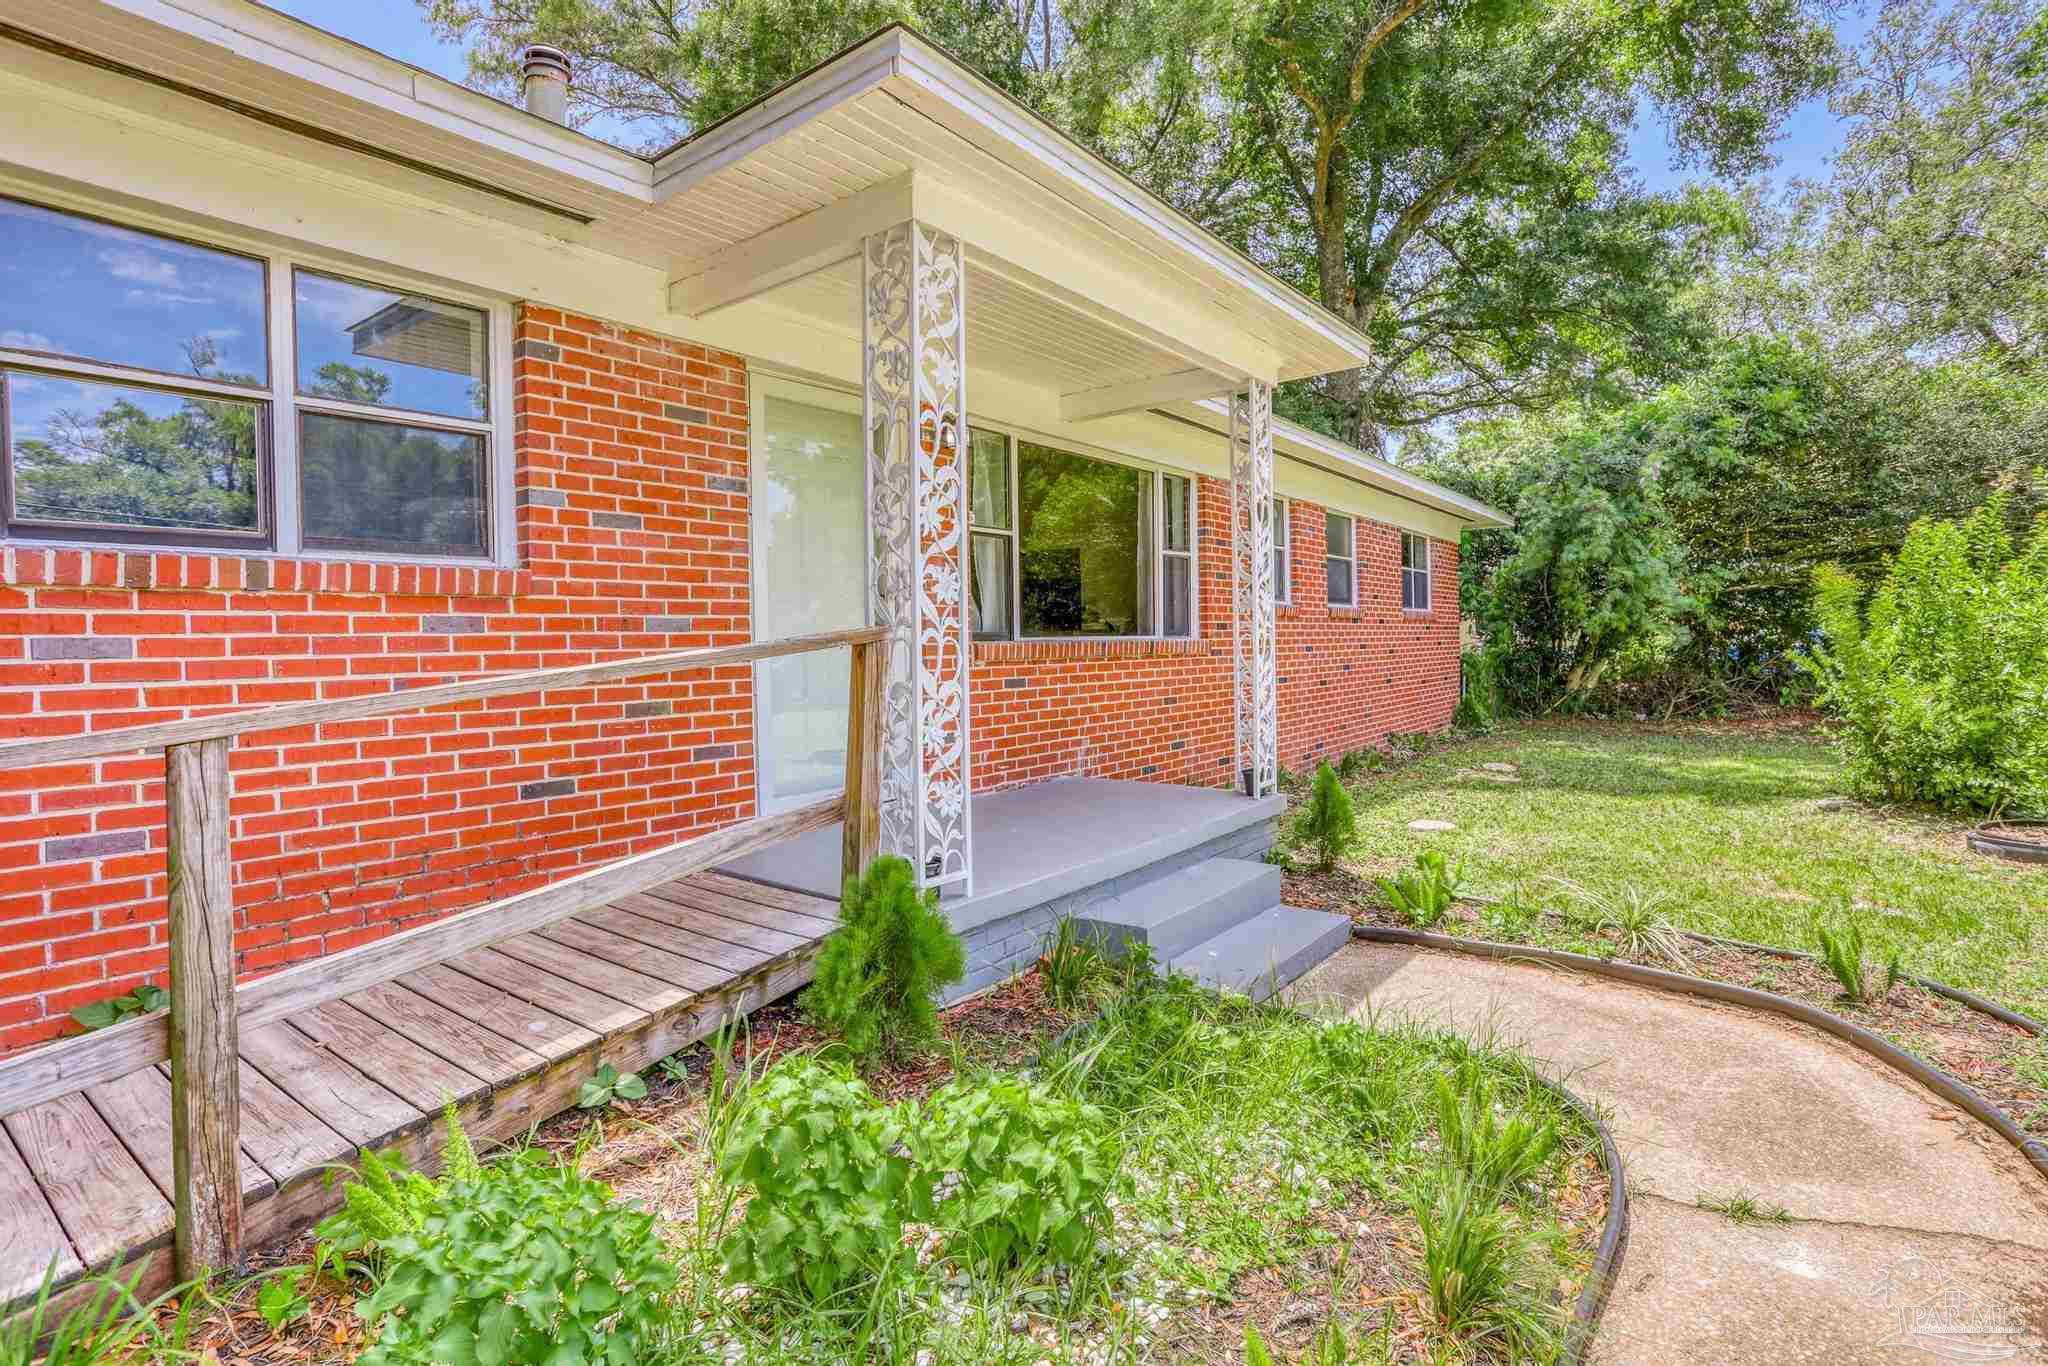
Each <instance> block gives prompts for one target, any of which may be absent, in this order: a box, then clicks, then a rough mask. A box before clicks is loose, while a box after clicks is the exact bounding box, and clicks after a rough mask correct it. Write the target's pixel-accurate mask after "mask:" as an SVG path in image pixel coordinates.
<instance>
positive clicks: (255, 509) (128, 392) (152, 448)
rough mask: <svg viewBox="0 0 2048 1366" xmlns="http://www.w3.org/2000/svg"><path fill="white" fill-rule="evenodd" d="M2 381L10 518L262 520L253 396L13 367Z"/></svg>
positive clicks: (241, 527) (222, 526)
mask: <svg viewBox="0 0 2048 1366" xmlns="http://www.w3.org/2000/svg"><path fill="white" fill-rule="evenodd" d="M5 387H6V403H7V419H8V434H9V437H10V439H11V441H12V443H13V445H12V450H11V452H10V455H11V460H10V473H11V475H12V477H13V493H14V516H15V518H16V519H17V520H20V521H33V522H55V523H68V524H72V525H80V526H115V527H161V528H165V529H168V530H173V531H194V532H210V533H216V534H218V533H227V534H234V533H243V534H249V533H254V532H256V531H259V530H261V529H262V526H263V510H262V494H261V489H260V488H259V486H258V485H259V481H260V477H261V476H260V468H261V467H260V462H259V461H258V460H257V456H256V427H257V421H258V419H259V417H260V416H261V414H262V408H261V406H260V405H258V404H254V403H235V402H230V401H228V400H225V399H217V398H199V397H196V396H190V395H184V394H167V393H163V392H162V391H160V390H156V389H142V388H137V387H135V386H133V385H127V384H103V383H99V382H96V381H91V380H75V379H58V378H54V377H52V376H48V375H32V374H24V373H22V372H21V371H9V372H7V374H6V376H5Z"/></svg>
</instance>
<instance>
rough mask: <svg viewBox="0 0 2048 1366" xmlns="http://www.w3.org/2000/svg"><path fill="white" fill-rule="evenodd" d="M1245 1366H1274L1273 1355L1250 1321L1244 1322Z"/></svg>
mask: <svg viewBox="0 0 2048 1366" xmlns="http://www.w3.org/2000/svg"><path fill="white" fill-rule="evenodd" d="M1244 1366H1273V1353H1272V1352H1271V1351H1270V1350H1268V1349H1267V1347H1266V1340H1265V1338H1263V1337H1261V1336H1260V1335H1259V1329H1258V1325H1257V1324H1254V1323H1253V1322H1252V1321H1251V1320H1250V1319H1246V1320H1245V1321H1244Z"/></svg>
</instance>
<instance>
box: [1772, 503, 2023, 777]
mask: <svg viewBox="0 0 2048 1366" xmlns="http://www.w3.org/2000/svg"><path fill="white" fill-rule="evenodd" d="M2008 503H2009V500H2008V498H2007V497H2006V495H2004V494H1999V495H1997V496H1995V497H1993V498H1991V499H1990V500H1989V501H1987V502H1986V503H1985V504H1984V505H1983V506H1982V507H1980V508H1979V509H1978V510H1977V511H1976V513H1975V514H1974V515H1973V516H1971V517H1970V518H1969V520H1968V521H1966V522H1962V523H1956V522H1939V521H1923V522H1919V523H1916V524H1915V525H1914V527H1913V529H1912V530H1911V531H1910V532H1908V533H1907V535H1906V540H1905V544H1904V545H1903V546H1901V547H1900V550H1899V554H1898V558H1897V559H1896V560H1895V561H1894V562H1893V564H1892V565H1891V568H1890V571H1889V572H1888V573H1887V574H1886V576H1885V579H1884V582H1883V583H1882V584H1881V585H1880V586H1879V587H1878V589H1877V591H1876V593H1875V594H1873V595H1872V597H1871V599H1870V603H1869V606H1868V608H1867V609H1865V608H1864V606H1863V585H1862V584H1861V583H1860V582H1859V581H1858V580H1857V579H1856V578H1855V577H1854V576H1852V575H1850V574H1849V573H1848V572H1847V571H1845V570H1843V569H1840V568H1838V567H1835V566H1832V565H1829V566H1823V567H1822V568H1821V569H1820V570H1819V571H1817V572H1816V574H1815V576H1814V587H1815V604H1814V611H1815V615H1816V616H1817V617H1818V618H1819V620H1820V625H1821V630H1822V633H1823V635H1824V637H1825V640H1826V644H1825V645H1824V646H1823V647H1821V648H1818V649H1815V650H1814V651H1813V652H1812V654H1811V655H1810V656H1809V657H1807V658H1806V660H1805V661H1804V662H1805V664H1806V667H1807V668H1808V669H1809V670H1810V672H1811V673H1812V675H1813V677H1814V680H1815V682H1816V683H1817V684H1818V685H1819V688H1820V695H1821V701H1822V703H1823V705H1824V706H1825V707H1826V708H1827V710H1828V711H1829V712H1830V714H1831V715H1832V716H1833V717H1834V719H1835V720H1836V722H1837V724H1838V730H1837V736H1838V738H1839V740H1840V742H1841V745H1842V748H1843V751H1844V753H1845V755H1846V757H1847V759H1848V764H1849V772H1850V776H1851V779H1852V780H1853V781H1854V782H1855V784H1856V785H1857V786H1858V787H1859V788H1860V789H1861V790H1863V791H1866V792H1869V793H1872V794H1874V795H1877V796H1881V797H1884V798H1887V799H1889V800H1893V801H1918V802H1928V803H1932V804H1933V805H1935V806H1939V807H1942V808H1944V809H1948V810H1954V811H1988V812H1993V813H1997V812H2003V811H2017V812H2020V813H2027V812H2034V811H2048V514H2044V515H2043V516H2041V517H2040V518H2039V519H2037V521H2036V523H2035V527H2034V531H2033V533H2032V535H2031V537H2030V538H2029V539H2028V541H2027V543H2026V545H2025V547H2024V548H2023V549H2015V547H2014V545H2013V541H2012V538H2011V537H2010V536H2009V535H2008V534H2007V533H2006V529H2005V527H2006V517H2007V509H2008Z"/></svg>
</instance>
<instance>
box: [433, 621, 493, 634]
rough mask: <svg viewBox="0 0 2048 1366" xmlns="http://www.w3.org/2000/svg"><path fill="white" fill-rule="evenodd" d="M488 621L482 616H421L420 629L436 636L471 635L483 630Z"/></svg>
mask: <svg viewBox="0 0 2048 1366" xmlns="http://www.w3.org/2000/svg"><path fill="white" fill-rule="evenodd" d="M487 625H488V623H487V622H486V621H485V619H484V618H482V617H470V616H435V617H421V618H420V629H421V630H422V631H426V632H428V633H430V634H432V635H437V636H473V635H475V634H476V633H477V632H479V631H481V630H484V629H485V627H486V626H487Z"/></svg>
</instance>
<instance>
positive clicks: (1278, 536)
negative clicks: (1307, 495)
mask: <svg viewBox="0 0 2048 1366" xmlns="http://www.w3.org/2000/svg"><path fill="white" fill-rule="evenodd" d="M1293 540H1294V536H1293V533H1292V532H1291V531H1290V530H1289V528H1288V523H1287V500H1286V499H1285V498H1275V499H1274V500H1273V601H1275V602H1277V603H1280V604H1281V605H1283V606H1284V605H1286V604H1287V603H1290V602H1293V601H1294V584H1293V583H1292V582H1291V580H1292V579H1293V577H1294V576H1293V573H1292V572H1291V571H1292V570H1293V568H1294V546H1293Z"/></svg>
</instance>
